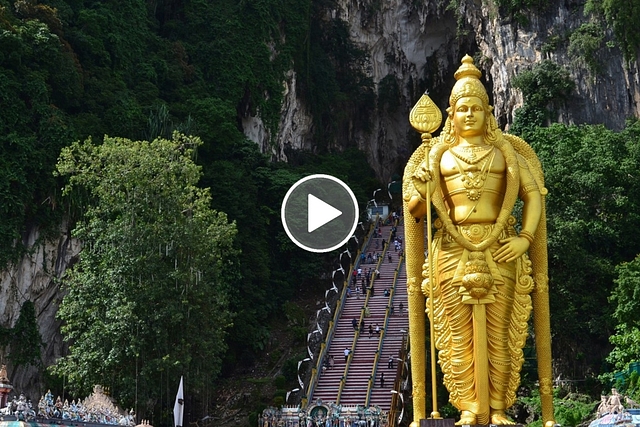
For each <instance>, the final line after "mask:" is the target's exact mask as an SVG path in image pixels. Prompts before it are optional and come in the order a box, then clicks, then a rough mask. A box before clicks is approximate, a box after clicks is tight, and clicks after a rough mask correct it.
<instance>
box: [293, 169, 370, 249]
mask: <svg viewBox="0 0 640 427" xmlns="http://www.w3.org/2000/svg"><path fill="white" fill-rule="evenodd" d="M359 216H360V213H359V210H358V201H357V200H356V196H355V195H354V194H353V191H351V189H350V188H349V187H348V186H347V184H345V183H344V182H342V181H340V180H339V179H338V178H336V177H333V176H331V175H320V174H318V175H311V176H307V177H305V178H302V179H301V180H299V181H298V182H296V183H295V184H293V185H292V186H291V188H290V189H289V191H287V194H286V195H285V196H284V200H283V201H282V211H281V218H282V226H283V228H284V230H285V231H286V233H287V236H289V238H290V239H291V241H292V242H293V243H295V244H296V245H298V246H300V247H301V248H302V249H305V250H307V251H310V252H330V251H332V250H334V249H338V248H339V247H341V246H343V245H344V244H345V243H347V241H348V240H349V239H350V238H351V237H352V236H353V232H354V231H355V229H356V226H357V225H358V218H359Z"/></svg>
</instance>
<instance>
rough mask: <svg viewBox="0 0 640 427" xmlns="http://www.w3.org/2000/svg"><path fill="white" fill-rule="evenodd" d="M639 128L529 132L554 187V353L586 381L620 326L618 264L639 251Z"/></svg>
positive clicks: (550, 206) (550, 217)
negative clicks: (616, 315) (613, 301)
mask: <svg viewBox="0 0 640 427" xmlns="http://www.w3.org/2000/svg"><path fill="white" fill-rule="evenodd" d="M639 132H640V127H639V125H638V123H629V125H628V126H627V128H626V129H625V130H624V131H623V132H613V131H610V130H608V129H606V128H604V126H563V125H553V126H550V127H548V128H536V129H535V130H534V131H531V132H529V136H528V140H529V142H530V143H531V144H532V146H533V147H534V149H535V150H536V152H537V153H538V156H539V157H540V159H541V161H542V165H543V168H544V171H545V180H546V187H547V189H548V190H549V194H548V196H547V221H548V240H549V276H550V293H551V313H552V322H553V323H552V325H553V329H554V357H555V359H556V363H558V364H559V365H561V366H563V369H562V370H563V372H564V373H565V375H568V376H573V377H581V378H584V376H585V375H587V373H588V372H589V371H590V370H591V369H593V367H594V366H595V367H599V366H600V365H601V364H602V361H603V359H604V357H605V356H606V354H607V353H608V352H609V350H610V347H609V344H608V337H609V335H610V333H611V331H612V330H613V325H614V324H613V322H612V318H611V315H612V311H613V307H612V306H611V305H610V304H608V297H609V295H610V293H611V290H612V288H613V281H614V278H615V271H614V267H615V266H616V265H617V264H619V263H621V262H625V261H630V260H632V259H633V258H634V257H635V256H636V254H638V253H640V244H639V242H638V239H637V238H636V237H635V236H634V233H633V232H631V231H632V230H635V229H637V228H638V225H639V224H640V216H639V213H640V199H639V197H638V195H639V194H640V193H639V191H638V190H639V189H638V184H637V183H636V181H637V178H636V176H637V175H638V170H640V169H639V165H640V163H639V161H638V160H639V159H640V156H639V155H638V154H637V152H638V151H639V148H638V145H639V144H640V137H639V135H640V133H639ZM578 318H579V319H580V321H579V322H577V321H576V320H575V319H578ZM596 369H597V368H596Z"/></svg>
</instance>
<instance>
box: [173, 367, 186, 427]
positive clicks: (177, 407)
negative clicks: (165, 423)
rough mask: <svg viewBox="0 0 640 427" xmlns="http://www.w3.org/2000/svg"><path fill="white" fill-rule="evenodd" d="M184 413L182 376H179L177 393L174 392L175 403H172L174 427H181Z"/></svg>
mask: <svg viewBox="0 0 640 427" xmlns="http://www.w3.org/2000/svg"><path fill="white" fill-rule="evenodd" d="M183 415H184V393H183V390H182V377H180V386H179V387H178V394H176V403H174V404H173V423H174V426H175V427H182V416H183Z"/></svg>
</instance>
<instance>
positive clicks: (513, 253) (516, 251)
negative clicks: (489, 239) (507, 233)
mask: <svg viewBox="0 0 640 427" xmlns="http://www.w3.org/2000/svg"><path fill="white" fill-rule="evenodd" d="M499 243H501V244H502V246H501V247H500V248H499V249H498V250H497V251H495V252H494V253H493V260H494V261H495V262H511V261H515V260H516V259H518V258H520V257H521V256H522V255H524V253H525V252H526V251H527V249H529V241H528V240H527V239H525V238H524V237H509V238H506V239H502V240H500V241H499Z"/></svg>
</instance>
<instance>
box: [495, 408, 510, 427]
mask: <svg viewBox="0 0 640 427" xmlns="http://www.w3.org/2000/svg"><path fill="white" fill-rule="evenodd" d="M491 424H495V425H499V426H505V425H513V424H515V423H514V422H513V421H511V420H510V419H509V418H507V416H506V415H505V413H504V411H491Z"/></svg>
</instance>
